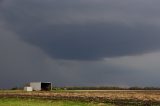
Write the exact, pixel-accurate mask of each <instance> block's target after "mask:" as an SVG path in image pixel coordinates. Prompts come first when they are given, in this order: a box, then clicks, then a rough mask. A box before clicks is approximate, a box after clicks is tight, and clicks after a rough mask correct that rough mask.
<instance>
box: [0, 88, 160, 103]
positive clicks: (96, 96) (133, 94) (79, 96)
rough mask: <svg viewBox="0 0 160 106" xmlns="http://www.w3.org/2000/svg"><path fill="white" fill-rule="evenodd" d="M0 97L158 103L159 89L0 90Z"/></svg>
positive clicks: (159, 101) (159, 97)
mask: <svg viewBox="0 0 160 106" xmlns="http://www.w3.org/2000/svg"><path fill="white" fill-rule="evenodd" d="M0 97H19V98H43V99H58V100H59V99H60V100H79V101H95V102H110V103H123V104H127V103H138V104H145V103H147V104H160V91H65V92H54V91H53V92H20V91H19V92H0Z"/></svg>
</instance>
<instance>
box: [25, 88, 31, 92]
mask: <svg viewBox="0 0 160 106" xmlns="http://www.w3.org/2000/svg"><path fill="white" fill-rule="evenodd" d="M24 91H28V92H30V91H33V89H32V87H24Z"/></svg>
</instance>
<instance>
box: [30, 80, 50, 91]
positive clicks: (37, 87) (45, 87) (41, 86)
mask: <svg viewBox="0 0 160 106" xmlns="http://www.w3.org/2000/svg"><path fill="white" fill-rule="evenodd" d="M30 87H32V88H33V90H34V91H51V90H52V83H51V82H31V83H30Z"/></svg>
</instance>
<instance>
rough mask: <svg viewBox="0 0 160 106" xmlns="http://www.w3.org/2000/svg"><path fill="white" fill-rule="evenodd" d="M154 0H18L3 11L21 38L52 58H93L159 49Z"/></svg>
mask: <svg viewBox="0 0 160 106" xmlns="http://www.w3.org/2000/svg"><path fill="white" fill-rule="evenodd" d="M10 2H11V1H10ZM8 4H9V3H8ZM157 4H159V1H155V0H154V1H153V2H150V1H149V0H147V1H145V2H144V1H143V0H140V1H139V0H137V1H131V0H123V1H121V2H120V1H117V0H114V1H113V0H112V1H110V0H109V1H104V0H100V1H91V0H87V1H73V0H69V1H67V2H66V1H63V2H62V1H56V0H54V1H50V0H47V1H43V0H40V1H28V0H24V1H18V0H17V1H12V2H11V3H10V4H9V5H8V7H3V9H2V10H1V11H2V13H3V16H4V18H5V20H6V22H7V23H8V25H9V26H10V27H11V29H13V30H14V31H15V32H16V33H18V35H19V36H20V37H21V38H22V39H23V40H24V41H26V42H28V43H31V44H33V45H36V46H38V47H40V48H41V49H42V50H44V51H45V52H46V53H47V54H48V55H50V56H51V57H53V58H56V59H69V60H97V59H103V58H105V57H117V56H126V55H139V54H144V53H148V52H153V51H157V50H159V49H160V43H159V40H158V39H160V36H159V33H160V31H159V28H160V27H159V25H160V23H159V20H158V18H160V15H159V14H157V13H158V11H159V10H160V8H159V5H157Z"/></svg>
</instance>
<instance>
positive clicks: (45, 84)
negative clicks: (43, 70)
mask: <svg viewBox="0 0 160 106" xmlns="http://www.w3.org/2000/svg"><path fill="white" fill-rule="evenodd" d="M41 90H42V91H50V90H52V84H51V83H50V82H42V83H41Z"/></svg>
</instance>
